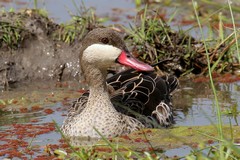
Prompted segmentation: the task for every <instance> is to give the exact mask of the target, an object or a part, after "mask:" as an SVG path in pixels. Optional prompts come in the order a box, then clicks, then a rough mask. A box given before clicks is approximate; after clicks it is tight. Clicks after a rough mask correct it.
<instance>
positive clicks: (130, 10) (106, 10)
mask: <svg viewBox="0 0 240 160" xmlns="http://www.w3.org/2000/svg"><path fill="white" fill-rule="evenodd" d="M19 2H21V3H19ZM75 4H76V5H75ZM75 4H74V3H73V1H71V0H70V1H69V0H58V1H57V3H56V0H48V1H44V0H38V6H37V7H38V8H43V9H46V10H47V11H48V12H49V15H50V17H51V18H53V19H54V20H55V21H56V22H57V23H65V22H69V21H70V19H71V15H79V13H78V11H79V9H80V8H82V7H84V6H85V7H86V8H90V7H91V8H94V9H95V10H96V14H97V15H98V16H100V17H109V18H110V21H109V22H110V23H111V22H113V21H120V20H121V22H120V23H122V24H128V23H130V20H129V19H128V18H127V17H128V16H135V14H136V9H135V4H134V3H133V1H132V0H122V1H118V0H111V3H109V1H108V0H101V2H100V3H99V1H95V0H87V1H84V3H82V1H80V0H75ZM0 6H2V8H5V9H6V10H9V9H11V8H15V9H17V10H21V9H24V8H34V1H33V0H31V1H29V0H21V1H15V0H13V1H10V2H7V3H6V2H4V1H3V2H1V1H0Z"/></svg>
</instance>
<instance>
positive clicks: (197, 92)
mask: <svg viewBox="0 0 240 160" xmlns="http://www.w3.org/2000/svg"><path fill="white" fill-rule="evenodd" d="M69 84H71V85H72V83H69ZM34 85H36V84H34ZM37 86H42V85H41V84H40V85H37ZM46 86H47V85H45V86H43V87H37V88H36V87H35V88H32V86H30V87H27V86H25V87H21V89H12V90H11V91H8V92H2V93H1V95H0V99H2V98H3V99H5V98H6V97H9V99H14V100H17V101H18V102H16V103H15V104H9V105H7V106H1V110H6V109H7V110H8V112H7V111H1V112H0V114H1V116H0V137H1V139H3V140H1V141H0V153H1V146H3V145H4V144H6V142H7V141H6V139H8V140H9V139H16V138H18V137H19V136H21V134H20V133H17V132H16V131H15V130H16V129H18V128H17V127H16V126H14V125H15V124H19V125H22V126H21V127H24V126H25V125H29V124H33V125H34V126H35V125H36V126H40V127H41V126H46V127H47V126H49V124H48V123H52V122H53V120H54V121H55V122H56V123H57V124H58V125H59V126H61V124H62V122H63V120H64V118H65V116H66V114H67V109H68V108H69V107H70V105H71V102H72V101H73V100H75V99H76V98H77V97H78V96H79V95H80V94H81V93H80V92H81V86H79V87H76V86H75V84H74V85H73V86H74V87H73V86H72V87H71V86H70V85H69V86H70V87H69V86H68V85H65V87H49V88H48V87H46ZM23 88H25V89H23ZM216 88H217V91H218V92H217V93H218V98H219V104H220V106H221V109H222V110H227V109H230V108H231V107H232V106H236V107H237V110H238V111H239V110H240V105H239V99H238V97H239V96H240V95H239V94H240V93H239V92H238V91H239V89H240V82H235V83H216ZM26 91H28V93H27V92H26ZM10 97H11V98H10ZM14 97H15V98H14ZM19 97H25V101H27V102H21V100H19ZM173 98H174V106H175V108H176V109H175V114H176V115H175V120H176V124H175V126H176V127H177V126H201V125H210V124H212V123H215V122H216V121H217V118H216V110H215V108H214V101H213V95H212V91H211V88H210V87H209V85H208V83H206V82H205V83H194V82H192V81H181V87H180V89H178V90H177V91H176V93H175V94H174V97H173ZM31 99H33V100H32V101H30V100H31ZM29 101H30V102H29ZM23 105H24V107H26V108H28V111H26V110H23V109H21V108H22V107H23ZM33 106H39V108H37V109H36V107H35V109H34V107H33ZM49 109H50V110H51V111H52V112H47V110H49ZM222 117H223V121H224V122H225V123H226V124H229V121H231V123H232V124H233V125H238V126H239V124H238V122H239V121H240V116H239V115H238V116H237V117H236V118H235V119H234V118H233V117H232V116H226V115H223V116H222ZM40 130H41V129H40ZM6 132H11V135H8V136H3V133H6ZM38 133H39V134H38ZM40 133H41V132H36V135H35V136H34V138H32V137H31V135H30V136H27V135H24V136H23V138H22V140H23V141H26V142H28V143H30V142H31V141H32V142H31V145H32V146H34V147H38V150H36V152H35V155H34V156H37V155H38V154H42V153H43V151H44V148H45V146H46V145H48V144H59V143H60V142H59V139H60V137H61V136H60V134H59V133H58V132H56V131H55V130H50V131H49V132H47V133H41V134H40ZM27 134H29V133H28V132H27ZM18 149H19V150H20V149H21V147H20V148H18ZM189 151H190V148H189V147H188V146H183V147H182V148H180V149H179V148H176V149H170V150H167V151H166V153H165V154H166V155H168V156H174V155H179V156H181V155H186V154H187V153H189ZM0 157H1V156H0ZM3 157H6V156H3Z"/></svg>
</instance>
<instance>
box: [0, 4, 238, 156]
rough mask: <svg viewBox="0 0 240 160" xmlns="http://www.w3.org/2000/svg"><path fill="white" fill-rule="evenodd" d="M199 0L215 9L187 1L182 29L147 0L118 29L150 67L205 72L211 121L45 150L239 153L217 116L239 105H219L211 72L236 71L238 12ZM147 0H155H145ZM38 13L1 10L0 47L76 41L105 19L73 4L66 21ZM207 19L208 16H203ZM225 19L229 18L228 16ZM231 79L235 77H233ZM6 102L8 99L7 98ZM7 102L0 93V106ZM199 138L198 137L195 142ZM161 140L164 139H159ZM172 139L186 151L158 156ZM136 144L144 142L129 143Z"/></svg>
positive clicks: (233, 134)
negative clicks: (187, 21) (188, 20)
mask: <svg viewBox="0 0 240 160" xmlns="http://www.w3.org/2000/svg"><path fill="white" fill-rule="evenodd" d="M34 2H35V3H36V5H35V6H36V7H35V8H37V2H36V1H34ZM135 2H136V5H137V6H141V4H142V3H148V4H150V2H149V1H144V2H143V1H139V0H136V1H135ZM203 2H204V3H206V4H208V5H212V6H215V7H218V9H217V10H214V11H212V10H211V11H212V13H208V14H204V13H205V12H204V11H205V10H203V8H202V7H200V6H199V4H197V2H196V1H192V3H191V5H192V6H193V7H192V8H193V9H192V12H193V13H194V14H193V15H192V16H191V17H192V20H195V21H193V22H192V26H193V27H192V28H190V29H189V30H187V31H184V30H179V31H174V30H173V29H172V28H171V26H170V24H171V23H172V22H173V20H174V16H176V13H173V15H172V16H170V18H169V19H164V18H163V17H162V16H161V13H160V12H158V11H156V10H155V9H152V8H151V6H149V7H145V8H144V9H142V10H141V11H140V12H139V13H138V15H137V17H136V22H135V24H132V25H130V27H128V26H127V27H126V26H125V27H123V29H122V31H123V32H124V33H125V39H126V41H127V42H128V43H129V46H132V47H133V48H132V51H133V54H134V55H135V56H137V57H138V58H140V59H141V60H143V61H146V62H148V63H150V64H156V63H158V65H157V66H156V69H157V70H158V71H159V72H164V73H167V74H169V73H170V74H175V75H177V76H178V77H180V76H182V77H184V76H186V75H188V76H189V75H193V74H194V75H204V76H208V77H209V79H210V82H211V87H212V91H213V93H214V98H215V99H214V101H215V110H216V112H217V113H216V114H217V117H218V123H217V125H215V124H213V125H212V126H202V127H176V128H174V127H173V128H171V129H169V130H167V135H166V133H163V132H166V131H165V130H156V131H155V130H149V131H148V130H147V131H146V132H147V135H148V136H151V138H150V139H149V138H148V137H147V136H146V134H145V133H136V134H135V135H129V136H122V137H119V138H115V139H110V140H109V139H105V138H104V137H103V138H102V141H101V142H100V144H99V145H95V146H91V147H77V148H74V147H73V146H71V144H70V143H69V142H68V140H66V139H65V143H67V144H65V143H64V145H63V144H61V145H60V146H55V147H52V146H47V147H46V148H45V151H46V153H48V154H49V156H51V157H58V158H60V159H72V158H76V159H107V158H109V159H118V158H120V159H146V160H153V159H161V158H163V159H187V160H193V159H206V160H208V159H209V160H210V159H222V160H225V159H226V160H228V159H229V160H232V159H239V158H240V148H239V140H240V137H239V134H238V133H239V132H240V131H239V126H232V125H231V124H230V125H228V126H226V125H223V123H222V120H221V116H222V114H223V113H224V114H228V115H234V116H238V115H239V111H237V107H236V106H235V108H234V107H232V108H233V109H232V110H227V111H221V108H220V106H219V105H218V97H217V92H216V89H215V87H214V81H213V78H214V77H215V75H220V74H223V73H231V74H235V73H238V72H239V69H240V52H239V47H240V46H239V45H240V43H239V37H240V34H239V32H240V31H239V29H238V28H237V27H236V26H238V25H237V23H236V19H235V18H236V16H234V14H233V13H234V12H237V14H239V12H240V11H239V9H238V7H235V6H232V5H231V3H230V2H229V1H228V5H218V4H217V3H213V2H211V1H208V0H204V1H203V0H202V1H201V3H203ZM151 3H157V2H155V1H151ZM169 3H171V2H169ZM209 12H210V11H209ZM226 12H229V13H230V14H228V16H229V17H226V14H224V13H226ZM42 13H43V12H39V11H38V9H35V10H25V11H23V12H20V13H15V12H3V13H2V14H1V16H0V17H1V19H0V48H1V49H2V50H4V51H5V50H18V49H20V48H23V47H24V44H25V42H26V41H27V40H29V39H32V38H33V39H35V38H39V37H38V36H39V35H40V36H42V37H47V38H49V39H51V40H52V41H56V43H64V44H65V43H66V45H73V44H74V43H75V42H78V41H80V40H81V39H82V37H83V36H84V35H85V34H86V33H87V32H88V31H89V30H92V29H93V28H95V27H102V26H103V23H102V22H104V21H105V19H101V18H98V17H97V16H96V15H95V13H94V11H93V10H92V9H86V8H84V7H83V8H82V9H81V10H79V15H78V16H73V17H72V21H71V22H70V23H69V24H60V25H59V24H55V23H54V22H53V21H52V20H50V19H48V18H47V16H46V14H42ZM223 14H224V15H223ZM216 17H217V18H216ZM208 19H211V20H212V21H211V22H208ZM229 19H231V21H230V22H229ZM213 20H214V21H213ZM224 23H226V24H228V25H225V24H224ZM229 23H231V25H230V26H231V28H229ZM216 24H217V27H216ZM213 25H215V27H213ZM202 26H208V29H207V32H208V34H207V36H206V35H205V34H204V33H203V31H202ZM215 28H217V29H215ZM191 30H194V31H196V30H198V31H199V30H200V36H201V38H200V39H198V38H195V37H193V36H191V34H190V31H191ZM236 80H239V78H238V77H237V78H236ZM8 103H11V104H12V103H13V102H8ZM8 103H7V102H6V101H4V100H2V99H0V106H1V105H2V106H5V105H7V104H8ZM51 125H52V124H51ZM51 127H52V126H51ZM56 128H58V127H56ZM51 130H52V128H51ZM205 131H209V132H205ZM150 132H151V133H150ZM153 132H154V133H153ZM176 135H178V136H180V137H181V138H182V137H184V138H185V140H184V141H183V140H182V139H181V138H179V137H177V136H176ZM161 136H163V137H161ZM164 136H165V137H164ZM160 137H161V138H160ZM184 138H183V139H184ZM199 139H201V140H202V141H201V142H200V141H199ZM124 140H125V141H127V142H135V144H130V146H128V144H126V143H125V141H124ZM159 141H161V142H159ZM163 142H165V143H164V144H161V145H160V143H163ZM172 143H174V145H173V146H174V147H176V146H177V145H179V147H180V146H182V145H187V146H189V147H190V148H191V153H189V154H188V155H186V156H184V157H179V156H176V157H166V156H164V151H165V150H164V149H162V147H163V146H164V145H166V146H167V147H166V148H167V149H169V148H171V145H172ZM140 145H141V146H144V147H143V148H141V147H139V148H138V147H136V148H134V147H135V146H140ZM66 151H67V152H66Z"/></svg>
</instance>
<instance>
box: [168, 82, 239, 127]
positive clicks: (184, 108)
mask: <svg viewBox="0 0 240 160" xmlns="http://www.w3.org/2000/svg"><path fill="white" fill-rule="evenodd" d="M239 85H240V83H239V82H235V83H232V84H230V83H227V84H226V83H216V84H215V87H216V90H217V96H218V101H219V105H220V107H221V110H222V111H223V114H224V115H223V122H224V123H226V124H229V121H231V123H232V124H233V125H239V123H238V121H239V119H240V117H239V110H240V106H239V100H238V98H237V97H239V96H240V95H239V92H238V90H239ZM180 88H181V89H179V91H178V92H176V94H175V95H174V98H173V99H174V104H175V107H176V110H177V111H176V113H177V116H176V121H177V123H176V125H178V126H182V125H184V126H185V125H186V126H199V125H210V124H212V123H214V124H215V123H217V117H216V110H215V101H214V96H213V93H212V89H211V87H210V85H209V84H208V83H193V82H190V81H187V82H181V87H180ZM225 113H231V114H227V115H226V114H225Z"/></svg>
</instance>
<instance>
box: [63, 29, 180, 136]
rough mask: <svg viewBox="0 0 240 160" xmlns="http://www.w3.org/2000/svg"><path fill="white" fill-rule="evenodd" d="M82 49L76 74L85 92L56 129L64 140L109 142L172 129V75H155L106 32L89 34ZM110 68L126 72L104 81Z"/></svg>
mask: <svg viewBox="0 0 240 160" xmlns="http://www.w3.org/2000/svg"><path fill="white" fill-rule="evenodd" d="M81 44H82V45H81V47H80V50H79V52H80V54H79V62H80V70H81V73H82V75H83V76H84V78H85V81H86V82H87V84H88V86H89V90H88V91H86V92H85V93H84V94H82V95H81V97H80V98H78V99H77V100H76V101H75V102H74V103H73V105H72V106H71V108H70V109H69V112H68V115H67V117H66V119H65V120H64V122H63V124H62V127H61V131H62V132H63V134H64V135H65V136H69V137H71V136H80V137H92V138H101V137H102V136H104V137H107V138H109V137H116V136H121V135H125V134H129V133H131V132H134V131H137V130H140V129H142V128H157V127H158V126H165V127H166V126H170V125H172V124H174V118H173V106H172V102H171V101H172V92H173V91H174V90H175V89H176V88H177V87H178V84H179V83H178V79H177V78H176V77H175V76H159V75H157V74H156V73H155V72H154V66H151V65H149V64H146V63H144V62H142V61H140V60H138V59H137V58H135V57H134V56H133V55H132V54H131V53H130V52H129V50H128V49H127V46H126V44H125V42H124V40H123V39H122V38H121V36H120V34H119V33H118V32H116V31H115V30H113V29H111V28H96V29H93V30H92V31H90V32H89V33H88V34H87V35H86V36H85V37H84V38H83V40H82V41H81ZM114 64H120V65H123V66H127V67H130V68H131V69H128V70H126V71H123V72H120V73H117V74H115V75H113V76H112V77H110V78H106V77H107V74H108V72H107V71H108V68H109V67H111V66H112V65H114Z"/></svg>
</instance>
